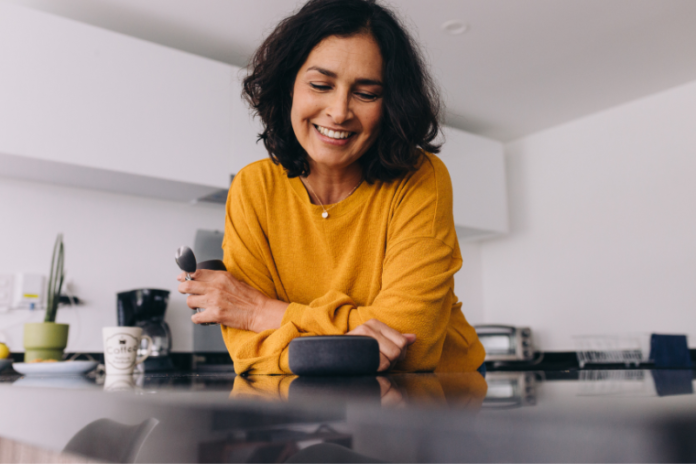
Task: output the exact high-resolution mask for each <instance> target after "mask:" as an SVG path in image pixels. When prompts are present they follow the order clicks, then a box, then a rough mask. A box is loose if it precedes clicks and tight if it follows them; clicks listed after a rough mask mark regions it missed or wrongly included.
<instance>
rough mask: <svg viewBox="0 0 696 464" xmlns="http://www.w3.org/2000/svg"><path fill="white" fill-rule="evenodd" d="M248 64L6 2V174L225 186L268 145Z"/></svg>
mask: <svg viewBox="0 0 696 464" xmlns="http://www.w3.org/2000/svg"><path fill="white" fill-rule="evenodd" d="M238 74H239V68H236V67H233V66H230V65H227V64H224V63H220V62H216V61H213V60H210V59H207V58H203V57H199V56H196V55H192V54H189V53H185V52H181V51H178V50H173V49H170V48H167V47H163V46H160V45H157V44H153V43H150V42H146V41H143V40H140V39H136V38H132V37H128V36H125V35H123V34H119V33H115V32H111V31H108V30H104V29H100V28H97V27H93V26H90V25H87V24H83V23H79V22H76V21H73V20H69V19H65V18H62V17H59V16H54V15H50V14H47V13H43V12H39V11H36V10H32V9H28V8H24V7H19V6H15V5H9V4H0V176H11V177H19V178H25V179H29V180H39V181H48V182H56V183H62V184H67V185H74V186H78V187H89V188H103V189H106V190H113V191H120V192H124V193H132V194H137V195H147V196H155V197H161V198H169V199H175V200H194V199H196V198H199V197H202V196H205V195H207V194H209V193H212V192H215V191H218V190H220V189H227V188H228V187H229V182H230V175H232V174H234V173H235V172H236V171H238V170H239V169H240V168H241V167H242V166H243V165H245V164H247V163H248V162H250V161H254V160H255V159H259V158H261V157H263V156H265V151H263V150H262V147H260V146H255V145H254V140H255V137H256V135H255V133H254V131H250V130H249V127H250V125H251V124H253V122H251V121H249V117H248V111H247V109H246V107H245V106H244V104H243V103H242V101H241V100H240V90H241V87H240V84H239V78H238ZM239 147H242V148H241V149H239ZM260 148H261V149H260Z"/></svg>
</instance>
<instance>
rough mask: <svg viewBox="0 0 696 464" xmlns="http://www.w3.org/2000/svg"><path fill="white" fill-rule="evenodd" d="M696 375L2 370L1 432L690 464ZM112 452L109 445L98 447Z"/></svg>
mask: <svg viewBox="0 0 696 464" xmlns="http://www.w3.org/2000/svg"><path fill="white" fill-rule="evenodd" d="M693 377H694V375H693V372H692V371H690V370H597V371H592V370H580V371H577V370H575V371H560V372H530V371H527V372H489V373H488V375H487V376H486V380H484V379H483V378H482V377H481V376H480V375H479V374H478V373H470V374H403V375H387V376H379V377H358V378H299V377H295V376H250V377H240V376H234V375H233V374H224V373H223V374H213V373H210V374H196V373H190V372H189V373H175V374H149V375H142V374H141V375H136V376H133V377H128V378H125V379H123V378H109V377H102V378H99V377H96V376H95V375H94V374H92V375H91V376H88V377H40V376H26V377H22V376H19V375H12V374H8V373H5V374H0V417H1V419H0V437H3V438H5V439H10V440H13V441H16V442H19V443H26V444H28V445H32V446H36V447H40V448H42V449H46V450H51V451H62V450H67V451H70V452H72V453H76V454H78V455H80V454H81V455H83V456H92V457H96V458H99V457H101V458H102V459H103V460H113V461H116V460H122V459H124V457H123V456H124V455H123V454H122V453H127V452H130V453H131V454H130V455H129V456H130V459H135V461H136V462H283V461H285V460H286V459H288V458H290V459H291V460H292V459H299V460H303V461H308V460H311V457H312V456H313V454H312V453H320V454H319V455H320V456H321V459H320V460H323V461H328V460H329V456H330V454H327V453H333V452H335V448H334V450H333V451H332V450H331V449H328V448H330V447H331V445H325V444H324V445H320V446H318V447H317V446H313V445H317V444H320V443H335V444H339V445H341V446H342V447H343V448H340V450H346V449H350V450H352V452H354V453H358V455H352V457H351V458H350V460H351V461H356V460H358V459H359V458H360V457H361V456H362V457H366V458H368V459H372V460H382V461H392V462H551V461H553V462H568V461H573V462H581V461H582V462H655V461H672V462H675V461H683V462H693V461H694V460H696V444H694V440H693V436H694V434H695V433H696V401H695V400H696V397H695V396H694V395H693ZM322 447H323V448H322ZM95 450H96V451H95ZM105 450H106V451H108V450H111V455H108V456H99V455H95V453H104V452H105ZM340 450H339V451H340ZM119 453H121V454H119ZM298 453H300V454H298ZM321 453H324V454H321ZM1 454H2V453H0V455H1ZM293 456H294V458H293ZM356 456H357V457H356ZM365 462H366V461H365Z"/></svg>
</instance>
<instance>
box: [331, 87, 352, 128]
mask: <svg viewBox="0 0 696 464" xmlns="http://www.w3.org/2000/svg"><path fill="white" fill-rule="evenodd" d="M350 112H351V110H350V98H349V96H348V95H346V94H342V93H340V92H336V95H335V96H334V98H333V100H332V101H331V106H329V107H328V108H327V113H328V115H329V116H330V117H331V119H332V120H333V122H334V123H336V124H343V123H344V122H345V121H347V120H348V119H350Z"/></svg>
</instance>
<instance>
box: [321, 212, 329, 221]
mask: <svg viewBox="0 0 696 464" xmlns="http://www.w3.org/2000/svg"><path fill="white" fill-rule="evenodd" d="M321 217H323V218H324V219H326V218H327V217H329V212H328V211H324V212H323V213H321Z"/></svg>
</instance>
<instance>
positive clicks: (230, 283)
mask: <svg viewBox="0 0 696 464" xmlns="http://www.w3.org/2000/svg"><path fill="white" fill-rule="evenodd" d="M250 70H251V72H250V74H249V76H248V77H247V79H246V80H245V83H244V84H245V85H244V89H245V94H246V97H247V100H248V101H249V103H250V105H251V106H252V107H253V108H254V110H255V111H256V112H257V113H258V115H259V116H260V118H261V120H262V122H263V124H264V131H263V133H262V134H260V135H259V139H260V140H263V142H264V144H265V146H266V148H267V150H268V153H269V155H270V159H269V160H264V161H259V162H256V163H253V164H251V165H249V166H247V167H245V168H244V169H242V170H241V171H240V172H239V173H238V174H237V175H236V176H235V178H234V182H233V183H232V187H231V188H230V192H229V196H228V200H227V219H226V225H225V238H224V242H223V250H224V261H225V265H226V267H227V269H228V271H229V272H220V271H203V270H199V271H197V272H196V273H195V280H194V281H186V282H183V279H184V278H183V275H182V276H180V277H179V279H180V280H181V281H182V283H181V285H180V286H179V290H180V291H181V292H182V293H188V294H190V296H189V297H188V305H189V306H190V307H191V308H197V307H201V308H206V310H205V311H204V312H202V313H198V314H196V315H194V316H193V317H192V320H193V321H194V322H196V323H203V322H219V323H220V324H221V326H222V333H223V337H224V339H225V343H226V345H227V347H228V350H229V352H230V355H231V357H232V359H233V361H234V366H235V370H236V371H237V372H238V373H251V374H279V373H290V368H289V363H288V345H289V343H290V342H291V341H292V340H293V339H294V338H297V337H302V336H308V335H344V334H351V335H366V336H370V337H373V338H375V339H376V340H377V342H378V344H379V348H380V353H381V359H380V366H379V370H380V371H386V370H396V371H407V372H415V371H433V370H436V371H474V370H476V369H477V368H479V366H481V364H482V362H483V358H484V356H485V353H484V350H483V346H482V345H481V343H480V342H479V340H478V338H477V336H476V332H475V331H474V329H473V328H472V327H471V326H470V325H469V324H468V323H467V322H466V319H465V318H464V315H463V314H462V312H461V303H459V302H458V301H457V297H456V296H455V295H454V274H455V273H456V272H457V271H458V270H459V268H460V267H461V254H460V251H459V244H458V242H457V236H456V233H455V230H454V220H453V215H452V186H451V181H450V178H449V174H448V173H447V169H446V168H445V166H444V164H443V163H442V162H441V161H440V160H439V159H438V158H437V156H435V155H434V154H433V153H437V152H438V151H439V146H437V145H434V144H433V143H432V141H433V139H434V138H435V137H436V136H437V134H438V131H439V126H438V122H437V116H438V112H439V99H438V97H437V92H436V91H435V88H434V86H433V84H432V82H431V79H430V78H429V76H428V74H427V72H426V68H425V66H424V64H423V60H422V59H421V58H420V55H419V53H418V50H417V47H416V46H415V44H414V43H413V41H412V40H411V38H410V37H409V36H408V34H407V33H406V31H405V29H404V28H403V27H402V26H401V25H400V23H399V21H398V20H397V19H396V17H395V16H394V15H393V13H391V12H390V11H388V10H387V9H385V8H384V7H382V6H380V5H378V4H377V3H376V2H374V1H370V0H310V1H309V2H308V3H307V4H305V5H304V6H303V7H302V8H301V9H300V10H299V11H298V12H297V13H296V14H294V15H293V16H290V17H288V18H286V19H285V20H283V21H281V23H280V24H279V25H278V26H277V27H276V29H275V30H274V31H273V32H272V33H271V35H270V36H269V37H268V38H267V39H266V41H265V42H264V43H263V45H262V46H261V47H260V48H259V50H258V51H257V53H256V54H255V56H254V58H253V60H252V63H251V65H250Z"/></svg>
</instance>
